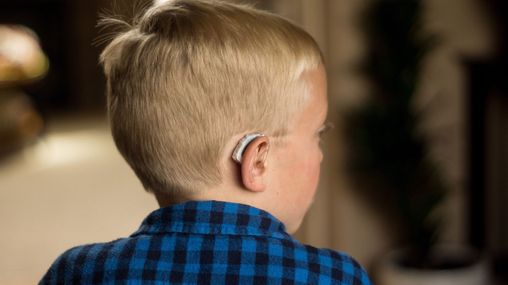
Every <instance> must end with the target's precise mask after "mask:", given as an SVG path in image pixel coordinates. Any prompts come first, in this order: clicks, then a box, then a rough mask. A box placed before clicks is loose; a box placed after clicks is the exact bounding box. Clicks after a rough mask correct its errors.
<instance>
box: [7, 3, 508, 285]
mask: <svg viewBox="0 0 508 285" xmlns="http://www.w3.org/2000/svg"><path fill="white" fill-rule="evenodd" d="M116 2H118V3H120V4H119V5H120V6H121V5H125V6H126V7H131V6H132V3H130V2H129V0H125V1H116ZM132 2H134V0H132ZM241 2H243V3H245V2H252V4H254V5H256V6H258V7H259V8H262V9H266V10H270V11H273V12H275V13H278V14H281V15H283V16H284V17H287V18H289V19H291V20H292V21H294V22H295V23H297V24H298V25H300V26H302V27H303V28H305V29H306V30H307V31H308V32H309V33H311V34H312V35H313V36H314V38H315V39H316V40H317V42H318V43H319V45H320V46H321V48H322V50H323V52H324V55H325V57H326V61H327V69H328V77H329V79H328V81H329V98H330V104H329V118H330V120H331V121H332V122H333V123H335V125H336V126H337V127H336V128H335V129H334V131H333V132H332V133H331V134H330V135H329V136H328V137H327V138H326V144H325V146H324V149H325V153H326V158H325V161H324V166H323V171H322V172H323V173H322V178H321V183H320V186H319V191H318V194H317V197H316V201H315V203H314V206H313V207H312V209H311V210H310V212H309V214H308V216H307V217H306V220H305V221H304V224H303V226H302V228H301V229H300V230H299V232H298V233H297V234H296V237H297V238H298V239H300V240H301V241H303V242H305V243H310V244H312V245H315V246H318V247H328V248H333V249H336V250H340V251H346V252H348V253H349V254H351V255H352V256H353V257H355V258H356V259H357V260H358V261H359V262H360V263H361V264H363V265H364V266H365V267H366V268H367V269H368V271H369V272H370V273H371V275H372V276H374V279H376V280H380V281H379V284H396V282H395V281H393V282H392V281H386V280H388V279H386V278H388V277H386V275H387V273H383V272H386V268H385V266H384V265H383V264H389V263H390V261H386V260H387V256H388V255H389V253H390V252H393V250H394V249H397V248H403V249H404V248H410V249H411V250H412V249H416V250H415V252H417V254H416V255H413V256H417V257H416V258H413V259H411V258H406V259H405V258H402V259H400V258H399V259H398V261H397V262H395V263H396V264H398V265H402V266H401V267H419V265H421V264H422V263H425V261H426V260H431V259H432V258H430V257H429V256H432V255H433V254H429V252H434V250H433V249H434V248H442V247H446V248H455V249H456V248H460V249H461V252H466V253H467V254H462V255H461V254H459V256H464V255H466V256H467V257H466V258H465V259H466V261H465V262H464V261H458V259H459V258H458V257H457V255H454V257H453V258H451V259H450V258H449V259H447V260H448V261H447V262H444V263H446V264H445V265H444V266H442V265H443V264H440V265H435V264H434V265H429V264H428V263H427V265H426V266H423V267H425V268H427V269H435V268H438V269H439V270H441V272H445V271H446V270H448V269H454V268H456V267H459V265H460V266H463V267H465V268H476V269H478V268H481V269H479V270H480V271H481V270H486V272H488V274H489V276H490V278H491V279H490V281H478V282H483V283H477V284H508V281H507V280H508V279H507V277H506V274H507V271H508V207H507V206H508V147H507V145H508V86H507V82H508V73H507V71H508V70H507V69H508V57H507V54H506V52H505V51H506V43H507V41H506V39H507V29H506V28H507V25H506V21H507V19H508V5H507V4H506V1H503V0H447V1H441V0H421V1H417V0H341V1H333V0H313V1H310V0H257V1H241ZM111 5H112V2H111V1H100V0H86V1H85V0H74V1H65V0H18V1H1V2H0V225H2V228H3V231H2V234H1V235H0V251H1V252H2V255H1V256H0V284H33V283H36V282H37V281H38V280H39V279H40V277H41V276H42V275H43V274H44V273H45V271H46V270H47V269H48V267H49V266H50V264H51V262H52V261H53V260H54V259H55V258H56V257H57V256H58V255H59V254H60V253H62V252H63V251H64V250H65V249H68V248H69V247H72V246H75V245H78V244H83V243H91V242H99V241H109V240H112V239H115V238H118V237H121V236H127V235H129V234H130V233H132V232H133V231H134V230H136V229H137V227H138V226H139V224H140V222H141V220H142V219H143V218H144V217H145V216H146V215H147V214H148V213H150V212H151V211H152V210H154V209H155V208H156V207H157V205H156V202H155V200H154V199H153V198H152V197H151V196H150V195H149V194H146V193H145V192H144V191H143V189H142V187H141V184H140V183H139V182H138V181H137V179H136V177H135V176H134V174H133V172H132V171H131V170H130V168H129V167H128V166H127V164H126V163H124V162H123V160H122V158H121V157H120V155H119V154H118V153H117V151H116V149H115V147H114V144H113V142H112V139H111V136H110V134H109V130H108V125H107V120H106V114H105V96H104V94H105V92H104V76H103V74H102V70H101V68H100V66H99V64H98V55H99V53H100V51H101V49H102V48H103V47H104V44H99V43H97V44H94V42H96V40H97V38H98V36H99V35H100V32H99V30H98V29H97V28H96V23H97V20H98V15H99V12H100V11H103V10H104V9H109V8H111ZM401 122H402V123H401ZM409 158H410V159H409ZM401 177H402V178H401ZM406 177H415V178H414V179H406ZM462 249H465V250H462ZM411 250H410V251H411ZM445 251H447V250H445ZM422 252H423V253H422ZM445 259H446V258H445ZM450 260H452V261H450ZM438 263H439V262H438ZM450 264H452V265H450ZM441 267H444V269H446V270H444V269H443V268H441ZM383 268H385V269H383ZM476 269H471V270H469V271H473V270H476ZM383 276H385V277H383ZM479 280H483V279H479ZM413 284H416V283H413ZM434 284H441V283H434ZM443 284H444V283H443ZM446 284H448V283H446ZM450 284H451V283H450ZM459 284H466V283H459ZM472 284H473V283H472Z"/></svg>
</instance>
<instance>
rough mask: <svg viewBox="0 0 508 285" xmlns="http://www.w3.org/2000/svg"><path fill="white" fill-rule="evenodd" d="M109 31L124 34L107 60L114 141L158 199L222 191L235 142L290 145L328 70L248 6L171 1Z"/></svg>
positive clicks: (296, 31) (294, 37)
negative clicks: (315, 79)
mask: <svg viewBox="0 0 508 285" xmlns="http://www.w3.org/2000/svg"><path fill="white" fill-rule="evenodd" d="M103 23H106V24H111V25H118V26H120V27H121V28H122V31H121V32H119V33H118V34H117V35H116V36H115V37H114V39H113V40H112V41H111V43H110V44H109V45H108V46H107V47H106V48H105V50H104V51H103V53H102V55H101V61H102V64H103V66H104V70H105V74H106V77H107V82H108V90H107V97H108V111H109V117H110V122H111V129H112V134H113V138H114V141H115V143H116V145H117V147H118V149H119V151H120V153H121V154H122V155H123V157H124V158H125V159H126V160H127V162H128V163H129V165H130V166H131V167H132V169H133V170H134V172H135V173H136V175H137V176H138V177H139V178H140V180H141V182H142V184H143V186H144V187H145V189H147V190H148V191H152V192H155V193H160V194H171V193H174V192H175V191H199V190H200V189H203V188H206V187H211V186H214V185H218V184H220V182H221V171H220V169H221V168H220V160H221V157H222V156H223V152H224V147H225V145H226V143H227V142H228V141H229V140H230V139H231V138H232V137H233V136H235V135H239V134H240V135H241V134H245V133H248V132H253V131H259V132H263V133H265V134H266V135H268V136H270V137H271V138H273V139H274V140H277V139H280V138H283V137H284V135H285V134H286V133H287V131H288V127H289V123H290V122H291V121H292V118H293V117H294V115H295V114H297V113H298V112H299V111H300V110H301V109H302V108H303V106H304V105H305V103H306V100H307V96H308V94H307V92H306V82H305V81H304V80H303V79H302V78H301V77H302V74H303V73H304V72H305V71H307V70H311V69H313V68H316V67H317V66H318V65H319V64H320V63H321V62H322V57H321V53H320V51H319V48H318V47H317V45H316V43H315V42H314V40H313V39H312V37H310V36H309V35H308V34H307V33H306V32H304V31H303V30H301V29H300V28H298V27H296V26H294V25H293V24H291V23H289V22H288V21H286V20H284V19H282V18H280V17H278V16H275V15H273V14H270V13H268V12H263V11H259V10H256V9H254V8H251V7H248V6H245V5H236V4H231V3H226V2H219V1H204V0H175V1H171V0H170V1H166V2H162V3H160V4H157V5H154V6H151V7H148V8H147V9H145V10H144V11H143V12H142V13H140V14H139V15H138V16H137V17H135V18H134V19H133V20H132V22H131V23H127V22H124V21H121V20H119V19H114V18H109V19H104V20H103Z"/></svg>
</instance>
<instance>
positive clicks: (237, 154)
mask: <svg viewBox="0 0 508 285" xmlns="http://www.w3.org/2000/svg"><path fill="white" fill-rule="evenodd" d="M264 136H265V135H264V134H262V133H252V134H247V135H245V136H244V137H243V138H241V139H240V141H238V144H237V145H236V147H235V150H234V151H233V155H232V158H233V160H234V161H236V162H238V163H242V157H243V153H244V152H245V149H246V148H247V146H248V145H249V144H250V143H251V142H252V141H253V140H255V139H256V138H258V137H264Z"/></svg>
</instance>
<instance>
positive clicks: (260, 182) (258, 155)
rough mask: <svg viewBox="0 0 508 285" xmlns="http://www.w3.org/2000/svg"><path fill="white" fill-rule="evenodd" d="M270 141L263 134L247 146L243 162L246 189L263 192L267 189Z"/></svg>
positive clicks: (243, 177) (243, 180)
mask: <svg viewBox="0 0 508 285" xmlns="http://www.w3.org/2000/svg"><path fill="white" fill-rule="evenodd" d="M269 149H270V142H269V140H268V138H267V137H265V136H262V137H258V138H256V139H254V140H253V141H252V142H250V143H249V145H248V146H247V147H246V148H245V151H244V153H243V156H242V162H241V172H242V182H243V185H244V186H245V188H246V189H248V190H250V191H253V192H261V191H264V190H265V189H266V183H265V179H266V170H267V160H268V151H269Z"/></svg>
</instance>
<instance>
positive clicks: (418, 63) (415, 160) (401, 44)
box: [347, 0, 446, 267]
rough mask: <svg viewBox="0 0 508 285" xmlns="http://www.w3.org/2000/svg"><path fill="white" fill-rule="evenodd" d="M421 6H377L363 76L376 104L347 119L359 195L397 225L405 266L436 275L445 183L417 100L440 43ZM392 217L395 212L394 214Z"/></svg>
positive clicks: (399, 0) (393, 1)
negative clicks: (427, 63) (433, 251)
mask: <svg viewBox="0 0 508 285" xmlns="http://www.w3.org/2000/svg"><path fill="white" fill-rule="evenodd" d="M421 11H422V3H421V1H420V0H374V1H373V3H372V4H371V6H370V7H369V9H368V11H367V14H366V15H365V19H366V22H365V25H364V26H365V31H366V33H367V37H368V46H369V48H370V52H369V54H368V57H367V58H366V62H365V65H364V68H363V70H364V71H365V72H366V75H367V76H368V77H369V79H370V80H371V86H372V91H371V96H370V98H369V100H368V101H367V102H366V104H364V105H363V106H362V107H360V108H358V109H356V110H354V111H353V112H352V113H350V114H348V115H349V116H348V118H347V122H348V134H349V136H348V137H349V143H350V144H349V145H350V166H351V168H350V169H351V170H352V174H353V177H354V178H355V181H356V182H357V184H358V186H359V188H361V189H362V191H360V192H363V193H364V194H366V196H367V197H369V200H370V201H372V202H374V204H377V205H378V208H380V209H379V210H381V212H382V213H384V214H387V215H388V217H389V218H390V220H391V221H394V222H396V224H397V225H399V227H398V231H399V233H400V238H401V241H400V242H404V243H405V244H407V245H408V246H409V250H410V254H409V255H408V257H407V259H405V260H403V261H401V262H403V263H404V264H405V265H408V266H414V267H433V266H434V265H433V264H432V260H431V259H430V258H429V252H430V248H431V247H432V245H433V244H434V243H435V241H436V238H437V235H438V231H439V225H440V223H441V221H442V219H441V218H440V216H439V215H436V209H437V206H438V205H439V204H440V203H441V202H442V200H443V198H444V197H445V193H446V186H445V182H444V181H443V179H442V177H441V175H440V171H439V169H438V167H437V166H436V164H435V163H434V162H433V161H432V159H431V158H430V157H429V144H428V142H427V140H426V138H425V136H424V135H423V134H422V132H421V131H420V130H421V128H420V125H421V119H422V115H423V114H422V113H418V112H417V111H416V109H415V108H414V96H415V93H416V90H417V88H418V81H419V77H420V71H421V67H422V62H423V60H424V58H425V56H426V55H427V54H428V52H429V51H430V50H431V49H432V46H433V44H434V43H435V39H434V38H433V37H431V36H427V35H425V33H424V32H423V29H422V15H421ZM390 209H391V210H390Z"/></svg>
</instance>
